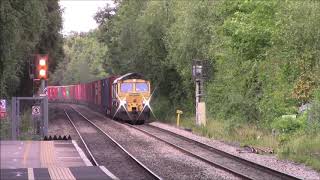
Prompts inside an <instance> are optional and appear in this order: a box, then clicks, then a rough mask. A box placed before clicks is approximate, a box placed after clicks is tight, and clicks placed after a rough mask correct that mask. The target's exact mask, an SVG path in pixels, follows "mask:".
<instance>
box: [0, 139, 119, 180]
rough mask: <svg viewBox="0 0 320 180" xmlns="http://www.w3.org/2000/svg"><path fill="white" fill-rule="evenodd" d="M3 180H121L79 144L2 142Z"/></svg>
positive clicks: (1, 177)
mask: <svg viewBox="0 0 320 180" xmlns="http://www.w3.org/2000/svg"><path fill="white" fill-rule="evenodd" d="M0 152H1V153H0V158H1V164H0V171H1V173H0V174H1V175H0V179H1V180H5V179H9V180H10V179H26V180H30V179H35V180H36V179H43V180H45V179H79V180H81V179H117V177H115V176H114V175H113V174H112V173H111V172H110V171H108V170H107V169H106V168H105V167H104V166H93V165H92V163H91V162H90V161H89V160H88V159H87V157H86V156H85V154H84V152H83V151H82V150H81V148H79V147H78V145H77V143H76V142H75V141H71V140H70V141H0Z"/></svg>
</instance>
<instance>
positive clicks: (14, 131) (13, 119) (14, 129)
mask: <svg viewBox="0 0 320 180" xmlns="http://www.w3.org/2000/svg"><path fill="white" fill-rule="evenodd" d="M11 106H12V110H11V135H12V136H11V138H12V140H17V114H16V113H17V99H16V97H12V104H11Z"/></svg>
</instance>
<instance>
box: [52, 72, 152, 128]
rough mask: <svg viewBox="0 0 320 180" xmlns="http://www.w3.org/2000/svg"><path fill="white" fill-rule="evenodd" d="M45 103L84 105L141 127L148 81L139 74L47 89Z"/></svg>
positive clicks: (146, 108)
mask: <svg viewBox="0 0 320 180" xmlns="http://www.w3.org/2000/svg"><path fill="white" fill-rule="evenodd" d="M47 96H48V100H49V102H66V103H77V104H84V105H87V106H89V107H91V108H93V109H95V110H98V111H101V112H104V113H106V115H107V116H109V117H111V118H112V119H121V120H124V121H129V122H132V123H139V124H142V123H144V122H145V121H147V120H148V119H149V117H150V107H149V103H150V98H151V87H150V81H148V80H147V79H145V78H144V77H143V76H142V74H140V73H128V74H125V75H123V76H110V77H107V78H105V79H101V80H97V81H93V82H89V83H83V84H76V85H68V86H48V88H47Z"/></svg>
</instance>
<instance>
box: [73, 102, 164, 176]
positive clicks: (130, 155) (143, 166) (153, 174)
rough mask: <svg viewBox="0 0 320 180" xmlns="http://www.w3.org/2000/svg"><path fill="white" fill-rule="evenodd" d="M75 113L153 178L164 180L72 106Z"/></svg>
mask: <svg viewBox="0 0 320 180" xmlns="http://www.w3.org/2000/svg"><path fill="white" fill-rule="evenodd" d="M70 107H71V108H72V109H73V110H74V111H75V112H77V113H78V114H79V115H80V116H81V117H83V118H84V119H85V120H87V121H88V122H89V123H90V124H92V125H93V126H94V127H95V128H96V129H98V130H99V131H100V132H101V133H103V134H104V135H105V136H107V137H108V138H109V139H110V140H111V141H112V142H113V143H114V144H116V145H117V146H118V147H119V148H120V149H121V150H122V151H123V152H125V153H126V154H127V155H128V156H129V157H130V158H131V159H133V160H134V162H136V163H137V164H138V165H139V166H141V167H142V168H143V169H145V170H146V171H147V172H148V173H149V174H150V175H151V176H152V177H154V178H155V179H158V180H162V178H161V177H160V176H158V175H157V174H156V173H155V172H153V171H152V170H150V169H149V168H148V167H147V166H146V165H144V164H143V163H142V162H140V161H139V160H138V159H137V158H136V157H134V156H133V155H132V154H131V153H130V152H128V151H127V150H126V149H125V148H124V147H123V146H121V145H120V144H119V143H118V142H117V141H116V140H115V139H113V138H112V137H111V136H110V135H109V134H108V133H106V132H105V131H104V130H102V129H101V128H100V127H99V126H97V125H96V124H95V123H94V122H92V121H91V120H89V119H88V118H87V117H85V116H84V115H83V114H82V113H81V112H80V111H78V110H76V109H75V108H73V107H72V106H70Z"/></svg>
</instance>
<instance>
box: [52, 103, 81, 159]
mask: <svg viewBox="0 0 320 180" xmlns="http://www.w3.org/2000/svg"><path fill="white" fill-rule="evenodd" d="M64 107H66V106H65V105H63V104H57V103H50V104H49V127H48V135H49V136H54V135H57V136H59V135H61V136H64V135H66V136H68V135H70V136H71V138H72V139H73V140H75V141H76V142H77V144H78V145H79V146H80V148H81V149H82V150H85V149H84V146H82V143H81V141H79V140H80V138H79V136H78V134H77V132H76V131H75V130H74V128H73V127H72V125H71V124H70V122H69V120H68V119H67V117H66V115H65V114H64V111H63V108H64ZM84 152H85V151H84ZM85 153H86V152H85Z"/></svg>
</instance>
